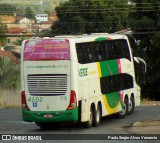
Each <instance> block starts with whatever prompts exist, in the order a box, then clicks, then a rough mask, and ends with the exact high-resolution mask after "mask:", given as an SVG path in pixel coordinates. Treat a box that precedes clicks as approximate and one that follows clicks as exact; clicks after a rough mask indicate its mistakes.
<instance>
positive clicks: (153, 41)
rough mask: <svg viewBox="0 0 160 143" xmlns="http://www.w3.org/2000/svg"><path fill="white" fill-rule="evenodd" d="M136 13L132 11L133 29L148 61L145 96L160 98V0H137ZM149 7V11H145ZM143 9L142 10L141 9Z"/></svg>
mask: <svg viewBox="0 0 160 143" xmlns="http://www.w3.org/2000/svg"><path fill="white" fill-rule="evenodd" d="M134 2H136V3H135V7H134V8H133V9H134V10H137V11H136V12H134V13H130V21H131V24H130V25H131V29H133V31H134V33H135V35H134V36H135V37H136V39H138V40H140V45H139V49H140V51H141V52H139V53H140V56H141V57H142V58H143V59H144V60H145V61H146V63H147V73H146V75H145V78H144V81H143V83H144V84H143V85H142V95H143V97H144V98H150V99H152V100H154V99H155V100H160V96H158V95H159V93H160V89H159V87H160V83H159V81H160V67H159V64H160V34H158V31H159V28H160V23H159V21H160V18H159V14H160V13H159V10H157V8H158V6H160V3H159V1H158V0H141V1H135V0H134ZM146 9H149V10H148V11H145V10H146ZM139 10H141V11H139Z"/></svg>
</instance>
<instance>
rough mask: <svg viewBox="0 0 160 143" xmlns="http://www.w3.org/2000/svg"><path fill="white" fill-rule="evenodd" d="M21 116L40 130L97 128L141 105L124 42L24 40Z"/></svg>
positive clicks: (104, 37) (106, 37) (106, 38)
mask: <svg viewBox="0 0 160 143" xmlns="http://www.w3.org/2000/svg"><path fill="white" fill-rule="evenodd" d="M21 97H22V116H23V120H24V121H26V122H35V123H36V124H37V125H38V126H40V127H41V128H46V127H51V126H54V125H58V124H60V123H67V122H81V123H83V124H84V126H85V127H92V126H98V125H99V124H100V121H101V118H102V117H104V116H107V115H111V114H114V115H116V116H117V117H118V118H124V117H125V116H126V115H128V114H131V113H132V112H133V111H134V109H135V107H136V106H139V105H140V99H141V89H140V86H139V85H138V84H137V82H136V77H135V66H134V57H133V55H132V50H131V45H130V43H129V39H128V37H127V36H125V35H120V34H90V35H77V36H56V37H53V38H38V39H30V40H24V41H23V43H22V50H21Z"/></svg>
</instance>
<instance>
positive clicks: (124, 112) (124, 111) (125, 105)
mask: <svg viewBox="0 0 160 143" xmlns="http://www.w3.org/2000/svg"><path fill="white" fill-rule="evenodd" d="M127 114H128V102H127V100H125V101H124V103H123V109H122V111H120V112H118V113H116V117H117V118H118V119H122V118H124V117H125V116H126V115H127Z"/></svg>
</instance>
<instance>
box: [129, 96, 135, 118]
mask: <svg viewBox="0 0 160 143" xmlns="http://www.w3.org/2000/svg"><path fill="white" fill-rule="evenodd" d="M134 109H135V101H134V98H133V97H131V99H130V103H129V105H128V115H130V114H132V113H133V111H134Z"/></svg>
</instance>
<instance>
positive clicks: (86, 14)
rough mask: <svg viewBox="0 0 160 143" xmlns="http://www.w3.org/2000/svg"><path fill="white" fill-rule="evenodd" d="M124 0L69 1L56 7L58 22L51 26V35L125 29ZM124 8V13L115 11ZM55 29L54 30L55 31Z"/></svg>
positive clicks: (126, 14) (125, 3) (125, 2)
mask: <svg viewBox="0 0 160 143" xmlns="http://www.w3.org/2000/svg"><path fill="white" fill-rule="evenodd" d="M126 5H127V1H126V0H119V1H106V0H87V1H86V0H69V1H68V2H65V3H61V4H60V5H59V6H57V7H56V9H55V10H56V13H57V16H58V17H59V22H57V23H54V24H53V26H52V33H53V34H60V33H61V34H80V33H94V32H103V33H104V32H115V31H118V30H121V29H125V28H126V27H127V25H126V23H125V21H126V19H127V16H128V12H127V10H128V9H130V6H127V8H125V7H126ZM117 8H118V9H123V8H125V10H126V12H125V11H124V12H123V13H122V12H117V10H116V9H117ZM55 28H56V29H55Z"/></svg>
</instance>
